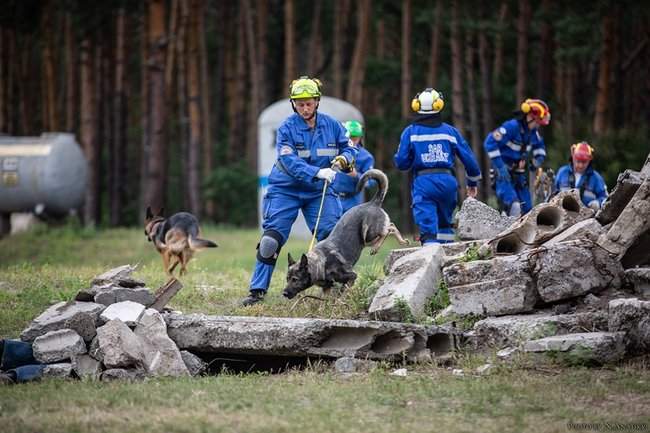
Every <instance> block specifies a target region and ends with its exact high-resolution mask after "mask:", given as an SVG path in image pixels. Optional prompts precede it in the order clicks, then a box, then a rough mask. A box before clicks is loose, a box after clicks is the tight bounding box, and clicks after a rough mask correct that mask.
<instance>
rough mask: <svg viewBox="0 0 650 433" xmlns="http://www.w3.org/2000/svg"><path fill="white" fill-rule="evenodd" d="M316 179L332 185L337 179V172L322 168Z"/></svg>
mask: <svg viewBox="0 0 650 433" xmlns="http://www.w3.org/2000/svg"><path fill="white" fill-rule="evenodd" d="M316 177H317V178H319V179H323V180H325V181H327V182H329V183H332V182H334V178H335V177H336V172H335V171H334V170H332V169H331V168H321V169H320V170H318V173H316Z"/></svg>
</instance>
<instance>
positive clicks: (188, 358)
mask: <svg viewBox="0 0 650 433" xmlns="http://www.w3.org/2000/svg"><path fill="white" fill-rule="evenodd" d="M181 357H182V358H183V362H184V363H185V367H187V371H189V372H190V376H192V377H194V376H200V375H202V374H204V373H205V372H206V371H207V369H208V363H207V362H205V361H203V360H202V359H201V358H199V357H198V356H196V355H195V354H193V353H192V352H189V351H187V350H181Z"/></svg>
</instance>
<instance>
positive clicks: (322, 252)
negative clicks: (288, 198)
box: [282, 169, 409, 299]
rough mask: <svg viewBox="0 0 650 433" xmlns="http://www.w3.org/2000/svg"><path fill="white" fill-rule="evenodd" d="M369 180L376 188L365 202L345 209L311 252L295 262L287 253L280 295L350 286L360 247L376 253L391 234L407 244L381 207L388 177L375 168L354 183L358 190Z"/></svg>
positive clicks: (289, 296) (353, 277)
mask: <svg viewBox="0 0 650 433" xmlns="http://www.w3.org/2000/svg"><path fill="white" fill-rule="evenodd" d="M369 179H375V180H376V181H377V183H378V184H379V189H378V191H377V193H376V194H375V196H374V197H373V198H372V199H371V200H370V201H369V202H367V203H363V204H360V205H358V206H355V207H353V208H352V209H350V210H348V211H347V212H346V213H345V214H344V215H343V217H342V218H341V219H340V220H339V221H338V222H337V223H336V225H335V226H334V229H333V230H332V233H330V235H329V236H328V237H327V238H326V239H324V240H322V241H320V242H318V243H317V244H316V246H315V247H314V249H313V250H311V251H310V252H308V253H307V254H303V255H302V257H301V258H300V261H299V262H296V261H295V260H293V258H292V257H291V254H289V270H288V271H287V286H286V287H285V289H284V291H283V292H282V294H283V295H284V296H285V297H287V298H289V299H291V298H293V297H294V296H296V295H297V294H298V293H299V292H302V291H303V290H305V289H307V288H309V287H311V286H312V285H317V286H319V287H321V288H323V290H324V291H327V290H328V289H330V288H331V287H332V286H333V285H334V283H341V284H344V285H345V284H348V283H353V282H354V280H355V279H356V278H357V274H355V273H354V271H353V270H352V267H353V266H354V265H355V264H356V263H357V261H358V260H359V257H360V256H361V251H362V250H363V248H364V247H366V246H370V247H372V249H371V250H370V254H377V251H379V248H380V247H381V245H382V244H383V243H384V240H386V238H387V237H388V235H391V234H392V235H394V236H395V237H396V238H397V240H398V241H399V243H400V244H401V245H408V243H409V242H408V241H407V240H405V239H404V238H403V237H402V235H401V233H400V232H399V230H398V229H397V227H395V225H394V224H393V223H391V222H390V217H389V216H388V214H387V213H386V212H385V211H384V210H383V209H382V208H381V205H382V203H383V202H384V197H385V196H386V192H387V190H388V178H387V177H386V175H385V174H384V173H383V172H382V171H380V170H376V169H372V170H368V171H367V172H365V173H364V174H363V176H361V179H359V183H358V184H357V192H359V191H361V190H362V189H363V187H364V185H365V184H366V182H367V181H368V180H369Z"/></svg>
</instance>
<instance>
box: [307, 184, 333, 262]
mask: <svg viewBox="0 0 650 433" xmlns="http://www.w3.org/2000/svg"><path fill="white" fill-rule="evenodd" d="M327 184H329V182H328V181H327V179H325V184H324V185H323V194H322V195H321V198H320V207H319V208H318V217H316V225H315V226H314V234H313V235H312V237H311V242H309V250H308V251H311V250H312V249H313V248H314V242H315V241H316V233H317V232H318V224H319V223H320V215H321V213H322V212H323V203H324V202H325V193H327Z"/></svg>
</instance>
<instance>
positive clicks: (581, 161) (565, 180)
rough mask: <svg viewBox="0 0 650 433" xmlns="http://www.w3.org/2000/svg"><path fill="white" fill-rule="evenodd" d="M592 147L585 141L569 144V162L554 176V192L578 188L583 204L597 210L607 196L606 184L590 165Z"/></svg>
mask: <svg viewBox="0 0 650 433" xmlns="http://www.w3.org/2000/svg"><path fill="white" fill-rule="evenodd" d="M593 153H594V149H593V147H591V146H590V145H589V143H587V142H586V141H581V142H580V143H576V144H574V145H572V146H571V164H567V165H563V166H562V167H560V169H559V170H558V172H557V175H556V176H555V188H554V192H555V193H557V192H560V191H567V190H570V189H573V188H577V189H579V190H580V198H581V199H582V202H583V203H584V204H585V206H589V207H590V208H592V209H593V210H598V209H600V207H601V206H602V204H603V202H604V201H605V199H606V198H607V185H605V181H604V180H603V177H602V176H601V175H600V173H598V172H597V171H596V170H594V168H593V167H592V165H591V161H592V160H593Z"/></svg>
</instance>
